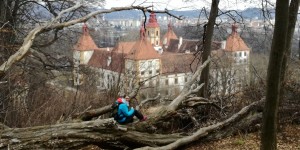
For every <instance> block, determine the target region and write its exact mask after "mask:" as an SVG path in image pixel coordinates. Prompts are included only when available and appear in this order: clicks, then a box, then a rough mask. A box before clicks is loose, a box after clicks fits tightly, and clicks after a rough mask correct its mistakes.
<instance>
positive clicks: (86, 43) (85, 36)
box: [74, 24, 98, 51]
mask: <svg viewBox="0 0 300 150" xmlns="http://www.w3.org/2000/svg"><path fill="white" fill-rule="evenodd" d="M97 48H98V46H97V45H96V44H95V42H94V40H93V38H92V37H91V35H90V34H89V29H88V27H87V25H86V24H84V25H83V27H82V35H81V36H80V38H79V40H78V42H77V43H76V45H75V46H74V50H79V51H90V50H95V49H97Z"/></svg>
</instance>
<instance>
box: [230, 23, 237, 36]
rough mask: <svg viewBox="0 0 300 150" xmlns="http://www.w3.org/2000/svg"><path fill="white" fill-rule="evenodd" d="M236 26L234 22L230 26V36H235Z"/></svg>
mask: <svg viewBox="0 0 300 150" xmlns="http://www.w3.org/2000/svg"><path fill="white" fill-rule="evenodd" d="M237 28H238V26H237V24H236V22H234V23H233V24H232V25H231V34H237Z"/></svg>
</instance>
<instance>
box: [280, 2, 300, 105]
mask: <svg viewBox="0 0 300 150" xmlns="http://www.w3.org/2000/svg"><path fill="white" fill-rule="evenodd" d="M298 10H299V0H291V2H290V6H289V24H288V31H287V39H286V48H285V53H284V56H283V61H282V70H281V74H280V82H281V89H280V94H279V105H281V103H282V101H283V100H284V99H283V98H284V95H285V92H284V89H285V88H284V87H285V84H286V81H285V78H286V70H288V65H289V64H288V61H289V59H290V56H291V45H292V39H293V35H294V31H295V26H296V21H297V15H298Z"/></svg>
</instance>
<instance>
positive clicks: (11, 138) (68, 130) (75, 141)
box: [0, 101, 263, 150]
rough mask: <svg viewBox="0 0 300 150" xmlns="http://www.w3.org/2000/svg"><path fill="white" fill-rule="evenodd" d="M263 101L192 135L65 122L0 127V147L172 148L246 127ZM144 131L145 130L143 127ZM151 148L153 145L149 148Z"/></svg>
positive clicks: (109, 123) (131, 126)
mask: <svg viewBox="0 0 300 150" xmlns="http://www.w3.org/2000/svg"><path fill="white" fill-rule="evenodd" d="M262 102H263V101H258V102H254V103H253V104H251V105H249V106H246V107H244V108H243V109H241V110H240V111H239V112H238V113H236V114H234V115H232V116H231V117H229V118H228V119H226V120H224V121H222V122H219V123H217V124H213V125H210V126H207V127H204V128H200V129H198V130H197V131H196V132H195V133H193V134H192V135H186V134H181V133H177V134H153V133H146V132H138V131H135V126H136V125H137V124H140V123H134V124H129V125H127V126H125V125H124V126H120V125H116V124H115V122H114V121H113V120H112V119H103V120H94V121H86V122H79V123H64V124H56V125H47V126H38V127H30V128H7V127H3V128H2V130H1V132H0V133H1V135H0V136H1V138H0V149H7V148H10V149H14V150H18V149H80V148H82V147H85V146H87V145H97V146H98V147H100V148H107V149H132V148H140V147H142V148H141V149H149V147H143V146H151V147H157V146H163V147H158V148H154V149H164V150H165V149H174V148H178V147H180V146H183V145H186V144H189V143H191V142H193V141H196V140H199V139H200V138H201V139H202V140H205V139H216V138H220V137H223V136H227V135H231V134H233V133H236V132H238V131H241V130H246V128H245V127H249V126H250V125H251V124H253V122H254V123H255V121H257V120H260V116H259V114H258V115H256V113H257V111H258V110H259V109H261V108H260V107H261V105H262ZM144 130H145V131H147V129H144ZM150 149H152V148H150Z"/></svg>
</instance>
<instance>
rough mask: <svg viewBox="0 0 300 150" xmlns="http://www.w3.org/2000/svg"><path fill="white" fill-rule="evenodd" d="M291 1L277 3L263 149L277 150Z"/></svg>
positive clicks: (263, 128)
mask: <svg viewBox="0 0 300 150" xmlns="http://www.w3.org/2000/svg"><path fill="white" fill-rule="evenodd" d="M288 7H289V1H280V0H277V1H276V12H275V15H276V16H275V29H274V34H273V40H272V47H271V53H270V60H269V66H268V75H267V87H266V88H267V90H266V91H267V93H266V103H265V106H264V113H263V126H262V136H261V144H262V145H261V149H264V150H267V149H276V148H277V142H276V141H277V140H276V132H277V131H276V130H277V119H278V118H277V115H278V104H279V96H280V73H281V71H282V61H283V57H284V53H285V49H286V45H287V40H286V39H287V32H288V22H289V17H288V12H289V11H287V10H289V8H288Z"/></svg>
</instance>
